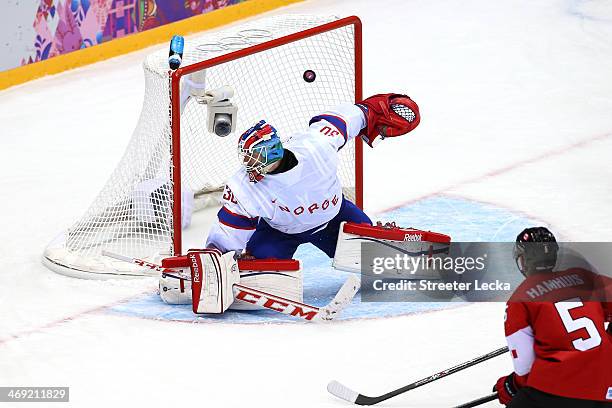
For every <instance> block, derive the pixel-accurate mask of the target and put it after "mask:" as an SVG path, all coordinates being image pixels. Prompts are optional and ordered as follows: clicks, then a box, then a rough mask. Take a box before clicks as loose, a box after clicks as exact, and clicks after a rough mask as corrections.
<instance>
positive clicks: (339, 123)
mask: <svg viewBox="0 0 612 408" xmlns="http://www.w3.org/2000/svg"><path fill="white" fill-rule="evenodd" d="M320 120H326V121H328V122H329V123H331V124H332V125H333V126H334V127H335V128H336V129H338V130H339V131H340V133H341V134H342V137H344V143H343V144H342V146H340V147H339V148H338V150H340V149H342V148H343V147H344V145H345V144H346V142H347V140H348V133H347V132H346V122H345V121H344V119H342V118H340V117H338V116H334V115H326V114H324V115H318V116H315V117H314V118H312V119H310V122H309V123H308V125H309V126H310V125H312V124H313V123H315V122H318V121H320Z"/></svg>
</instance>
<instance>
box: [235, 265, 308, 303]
mask: <svg viewBox="0 0 612 408" xmlns="http://www.w3.org/2000/svg"><path fill="white" fill-rule="evenodd" d="M238 265H239V267H240V283H241V284H242V285H244V286H248V287H249V288H252V289H258V290H261V291H263V292H269V293H273V294H275V295H276V296H280V297H284V298H287V299H291V300H294V301H296V302H302V301H303V297H304V296H303V293H304V288H303V280H302V269H301V267H300V262H299V261H297V260H294V259H261V260H260V259H255V260H249V261H246V260H244V261H238ZM231 309H233V310H260V309H263V308H262V307H261V306H258V305H256V304H253V303H249V302H245V301H243V300H239V299H236V301H235V302H234V303H233V304H232V306H231Z"/></svg>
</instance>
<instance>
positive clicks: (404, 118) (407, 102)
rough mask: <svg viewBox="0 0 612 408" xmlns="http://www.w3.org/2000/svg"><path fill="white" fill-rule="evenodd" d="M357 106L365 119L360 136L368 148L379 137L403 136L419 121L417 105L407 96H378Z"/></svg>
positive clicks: (371, 97)
mask: <svg viewBox="0 0 612 408" xmlns="http://www.w3.org/2000/svg"><path fill="white" fill-rule="evenodd" d="M357 106H359V107H360V108H361V109H362V110H363V113H364V114H365V117H366V127H365V128H363V129H362V131H361V134H360V136H361V138H362V139H363V140H364V141H365V142H366V143H367V144H368V145H370V147H372V146H373V144H374V140H375V139H376V138H377V137H378V136H379V135H380V136H382V137H383V138H385V137H394V136H401V135H405V134H406V133H408V132H410V131H411V130H412V129H414V128H415V127H417V125H418V124H419V121H420V120H421V116H420V115H419V107H418V105H417V104H416V103H415V102H414V101H413V100H412V99H410V97H408V96H407V95H401V94H378V95H374V96H370V97H369V98H367V99H364V100H363V101H361V102H359V103H358V104H357Z"/></svg>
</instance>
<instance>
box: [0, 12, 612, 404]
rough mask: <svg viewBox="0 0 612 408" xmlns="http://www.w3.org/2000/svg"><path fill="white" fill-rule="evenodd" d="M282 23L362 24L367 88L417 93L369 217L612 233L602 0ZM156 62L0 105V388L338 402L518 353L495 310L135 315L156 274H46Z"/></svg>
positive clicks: (143, 397)
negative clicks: (329, 316) (48, 253)
mask: <svg viewBox="0 0 612 408" xmlns="http://www.w3.org/2000/svg"><path fill="white" fill-rule="evenodd" d="M275 13H324V14H327V13H334V14H338V15H342V16H344V15H349V14H356V15H359V16H360V17H361V18H362V20H363V23H364V37H365V40H364V80H365V90H364V92H365V94H366V95H367V94H371V93H377V92H391V91H397V92H400V91H405V92H406V93H408V94H409V95H410V96H412V97H413V98H414V99H415V100H416V101H417V102H418V103H419V105H420V107H421V114H422V123H421V125H420V126H419V128H418V129H417V130H416V131H415V132H414V133H412V134H410V135H409V136H408V137H405V138H400V139H395V140H387V141H385V143H383V144H381V145H379V146H378V147H377V148H376V150H373V151H369V150H368V151H366V156H365V191H366V197H365V204H366V209H368V210H369V212H370V213H377V214H378V216H377V217H379V218H385V219H390V218H397V219H398V220H399V221H400V223H401V224H406V223H407V224H410V225H412V226H415V227H424V228H430V229H432V230H439V231H440V232H448V233H450V234H451V235H453V238H455V239H458V237H462V238H461V239H474V240H476V239H498V240H505V239H510V238H511V237H512V234H516V232H517V230H518V229H520V228H522V227H523V226H524V225H525V224H526V223H531V222H538V223H544V224H546V225H549V226H550V227H551V228H553V230H554V231H556V232H557V235H558V236H560V237H561V238H565V239H570V240H580V241H588V240H610V239H612V224H610V222H609V221H608V220H610V219H611V215H612V208H611V207H610V205H609V203H610V199H611V198H612V184H611V183H610V182H609V180H610V179H611V176H612V165H611V164H610V157H611V153H612V115H610V114H609V113H610V112H612V79H611V76H610V72H612V5H611V4H610V3H609V2H607V1H605V0H591V1H578V0H553V1H547V2H533V1H529V0H519V1H513V2H504V3H502V2H490V1H486V0H467V1H461V2H458V1H452V0H438V1H424V0H381V1H376V2H373V1H368V0H353V1H349V0H338V1H329V0H314V1H307V2H304V3H300V4H297V5H294V6H290V7H287V8H284V9H281V10H277V11H276V12H275ZM149 52H150V50H143V51H140V52H136V53H133V54H130V55H127V56H123V57H119V58H114V59H112V60H109V61H105V62H102V63H99V64H96V65H92V66H89V67H85V68H81V69H78V70H73V71H70V72H66V73H63V74H60V75H57V76H53V77H48V78H44V79H40V80H37V81H33V82H30V83H27V84H24V85H21V86H17V87H15V88H12V89H9V90H7V91H3V92H0V119H2V124H3V127H2V151H3V160H2V161H1V162H0V166H2V167H1V170H2V172H1V174H2V175H3V176H2V177H1V178H0V183H1V189H2V191H3V195H2V197H4V199H3V200H2V203H1V204H0V205H1V209H2V214H4V216H3V217H2V229H1V231H0V239H1V240H2V243H3V245H2V247H1V249H0V256H1V259H2V260H3V268H2V271H1V272H0V283H1V285H2V286H1V291H0V310H2V317H1V318H0V384H1V385H3V386H8V385H16V386H18V385H31V386H35V385H58V386H64V385H67V386H70V387H71V401H72V405H71V406H75V407H107V406H109V405H111V404H114V405H117V406H169V405H173V406H182V405H187V404H198V405H202V406H209V407H237V406H246V405H249V406H268V407H286V406H294V407H315V406H316V407H323V406H329V407H336V406H340V405H341V404H342V402H341V401H338V400H336V399H334V398H333V397H331V396H329V395H328V393H327V392H326V391H325V386H326V384H327V383H328V381H329V380H331V379H338V380H340V381H341V382H342V383H343V384H346V385H347V386H349V387H351V388H352V389H355V390H358V391H359V392H363V393H365V394H374V395H375V394H380V393H383V392H386V391H388V390H390V389H393V388H397V387H399V386H401V385H404V384H406V383H408V382H411V381H414V380H416V379H419V378H422V377H424V376H426V375H429V374H431V373H433V372H436V371H439V370H441V369H443V368H446V367H448V366H451V365H454V364H456V363H458V362H461V361H464V360H467V359H469V358H471V357H474V356H477V355H480V354H484V353H485V352H488V351H490V350H493V349H495V348H498V347H500V346H501V345H503V341H504V339H503V334H502V316H503V305H501V304H473V305H467V306H465V307H458V308H451V309H449V310H442V311H426V310H416V309H413V310H403V311H401V310H400V311H398V310H389V309H386V310H382V307H383V306H381V309H368V310H370V311H372V310H376V312H377V315H379V316H380V315H385V316H387V317H386V318H380V319H358V318H357V317H363V316H365V314H363V315H360V316H351V315H350V313H351V312H350V310H351V309H349V310H347V313H348V314H347V316H346V317H347V318H348V319H347V320H346V321H341V322H338V323H336V324H324V325H313V324H290V325H288V324H241V323H240V322H238V323H239V324H222V322H221V319H215V320H214V321H206V322H204V323H206V324H193V320H189V319H184V320H181V319H175V320H173V321H168V318H169V317H168V316H167V315H166V316H161V317H160V318H157V317H156V316H151V315H150V313H149V315H147V316H145V317H146V318H142V316H138V315H137V314H136V313H135V312H134V310H136V309H135V307H132V306H134V305H136V304H137V303H138V302H139V301H140V300H142V299H150V300H151V301H152V300H153V299H154V296H152V295H151V294H153V293H154V291H155V285H156V283H155V281H154V280H143V281H128V282H126V281H121V282H114V281H109V282H93V281H79V280H75V279H70V278H66V277H63V276H59V275H56V274H54V273H52V272H50V271H48V270H47V269H45V268H44V267H43V266H42V265H41V263H40V254H41V253H42V250H43V248H44V247H45V246H46V244H47V243H48V242H49V240H50V239H51V238H52V237H53V236H54V234H56V233H58V232H59V231H61V230H62V229H64V228H66V226H68V225H70V224H71V223H72V222H73V221H74V220H75V219H76V218H77V217H78V216H79V215H80V214H81V213H82V212H83V211H84V210H85V209H86V208H87V206H88V205H89V203H90V202H91V200H92V199H93V198H94V197H95V195H96V193H97V192H98V191H99V189H100V188H101V187H102V185H103V184H104V182H105V181H106V179H107V177H108V176H109V175H110V173H111V171H112V170H113V168H114V167H115V165H116V163H117V162H118V161H119V159H120V158H121V154H122V152H123V149H124V148H125V145H126V144H127V142H128V139H129V137H130V135H131V131H132V129H133V127H134V126H135V124H136V121H137V120H138V114H139V110H140V106H141V102H142V101H141V98H142V95H143V79H142V71H141V66H140V64H141V62H142V59H143V58H144V56H145V55H146V54H148V53H149ZM390 208H391V210H390V211H385V210H387V209H390ZM208 222H209V221H206V220H204V219H199V220H195V222H194V228H192V229H191V230H190V231H188V233H187V234H186V236H187V238H188V239H189V240H191V241H192V242H194V243H198V242H201V240H202V239H203V236H202V234H203V233H200V232H198V231H203V230H205V227H206V225H207V223H208ZM413 223H418V224H419V225H416V224H413ZM198 228H199V229H198ZM309 251H311V252H312V250H310V249H308V248H304V249H303V250H302V255H303V256H304V257H305V260H307V262H308V263H311V264H312V265H315V266H316V264H317V262H321V260H320V259H317V258H316V256H314V254H312V253H309ZM317 273H318V272H317ZM314 275H315V273H314V269H313V277H314ZM323 275H324V271H321V272H320V274H319V275H317V276H319V277H320V278H319V279H313V278H312V277H311V278H310V279H308V278H307V280H306V291H307V292H308V291H309V292H308V293H311V294H315V295H316V293H315V290H317V288H319V289H318V290H320V291H321V292H320V293H321V295H320V296H319V297H316V296H315V297H311V298H309V300H310V301H312V302H313V303H316V304H323V303H325V296H327V295H329V293H330V292H331V291H332V290H333V289H334V288H337V287H339V284H337V285H336V283H335V282H336V281H337V282H340V281H341V280H342V274H335V275H329V276H330V277H329V278H328V279H327V280H323V278H322V276H323ZM322 282H323V283H324V284H322ZM320 288H322V289H320ZM326 294H327V295H326ZM307 296H312V295H307ZM359 307H363V306H360V305H356V308H355V313H356V310H357V309H359ZM406 307H407V306H406ZM130 308H131V310H127V311H126V309H130ZM148 310H149V311H150V310H151V309H148ZM405 312H414V313H411V314H405ZM416 312H418V313H416ZM172 313H177V312H176V311H173V312H172ZM184 316H187V314H184ZM510 366H511V365H510V360H509V359H508V358H506V357H505V356H502V357H498V358H497V359H495V360H492V361H489V362H487V363H484V364H482V365H479V366H476V367H474V368H471V369H470V370H469V371H465V372H462V373H458V374H455V375H453V376H451V377H449V378H447V379H444V380H441V381H440V382H439V383H438V382H436V383H434V384H431V385H428V386H426V387H423V388H421V389H418V390H414V391H411V392H410V393H409V394H407V395H405V396H402V397H398V398H397V399H394V400H390V401H388V402H387V403H386V406H413V407H440V406H451V405H455V404H458V403H460V402H463V401H467V400H470V399H473V398H476V397H479V396H482V395H485V394H487V393H488V392H489V391H490V388H491V386H492V384H493V382H494V381H495V380H496V379H497V377H498V376H499V375H502V374H504V373H505V372H508V371H510V369H511V368H510ZM488 406H498V405H497V404H495V403H491V404H489V405H488Z"/></svg>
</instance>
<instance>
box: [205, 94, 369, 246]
mask: <svg viewBox="0 0 612 408" xmlns="http://www.w3.org/2000/svg"><path fill="white" fill-rule="evenodd" d="M365 122H366V120H365V116H364V114H363V112H362V111H361V109H360V108H359V107H357V106H355V105H353V104H345V105H340V106H337V107H336V108H334V109H332V110H330V111H327V112H325V113H323V114H321V115H318V116H315V117H313V118H312V119H311V120H310V123H309V126H308V127H307V128H306V129H305V130H304V131H303V132H298V133H295V134H293V135H291V136H290V137H289V139H288V140H286V141H285V142H283V147H284V148H285V149H286V150H289V151H291V152H292V153H293V154H294V155H295V158H296V159H297V162H298V163H297V165H296V166H295V167H293V168H291V169H290V170H288V171H286V172H283V173H277V174H266V175H265V177H264V178H263V179H262V180H261V181H259V182H257V183H253V182H251V181H249V177H248V175H247V173H246V171H245V169H244V168H242V169H241V170H240V171H238V173H236V174H235V175H234V176H233V177H232V178H231V179H230V180H229V181H228V182H227V185H226V186H225V190H224V192H223V198H222V204H223V207H221V209H220V210H219V213H218V220H217V222H216V223H215V224H214V225H213V226H212V228H211V230H210V232H209V235H208V240H207V243H206V244H207V246H214V247H216V248H218V249H220V250H221V251H223V252H227V251H238V252H240V251H242V250H243V249H244V248H245V247H246V243H247V241H248V240H249V238H250V237H251V235H252V234H253V233H254V232H255V228H256V226H257V223H258V222H259V219H260V218H261V219H263V220H264V221H265V222H266V223H268V224H269V225H270V226H271V227H272V228H274V229H276V230H278V231H281V232H284V233H287V234H299V233H301V232H304V231H308V230H311V229H314V228H317V227H319V226H321V227H324V225H325V224H326V223H327V222H329V221H330V220H331V219H332V218H334V217H335V216H336V215H337V214H338V212H339V211H340V205H341V204H342V200H343V197H342V185H341V183H340V180H339V178H338V175H337V170H338V164H339V157H338V151H340V150H341V149H342V148H343V147H344V146H345V145H346V144H347V143H348V142H349V141H350V140H352V139H353V138H355V137H356V136H357V135H358V134H359V132H360V131H361V129H362V128H363V127H365V125H366V123H365ZM305 125H306V124H305Z"/></svg>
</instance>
